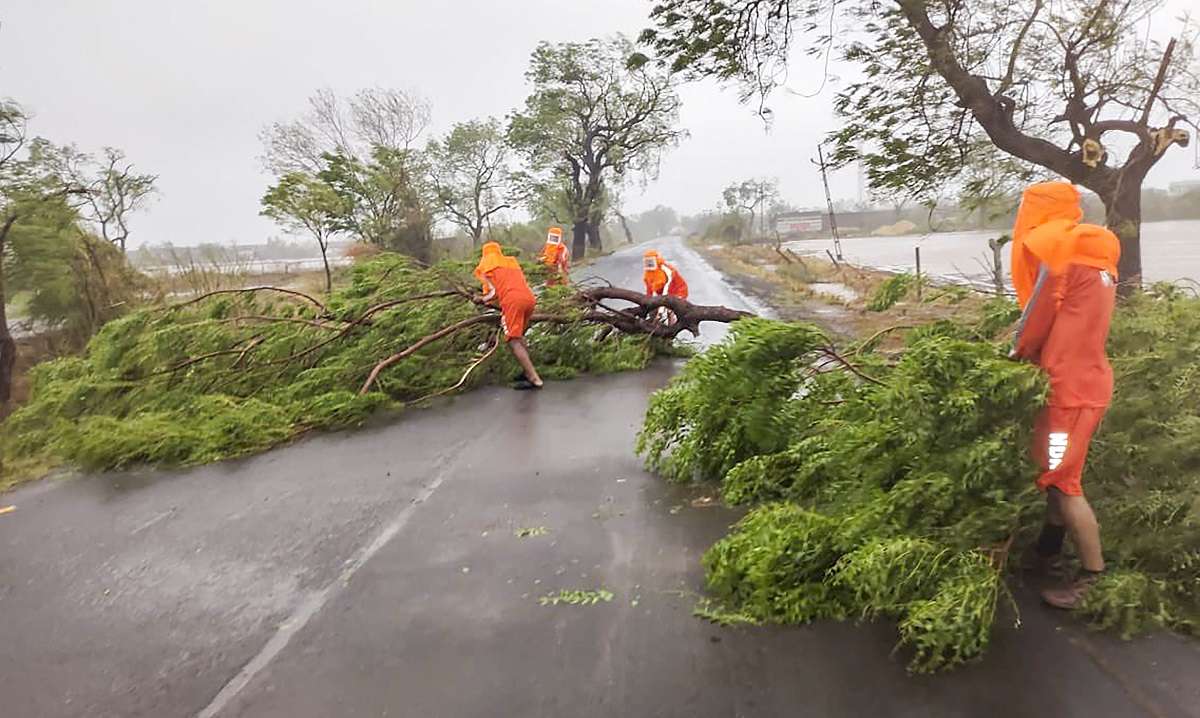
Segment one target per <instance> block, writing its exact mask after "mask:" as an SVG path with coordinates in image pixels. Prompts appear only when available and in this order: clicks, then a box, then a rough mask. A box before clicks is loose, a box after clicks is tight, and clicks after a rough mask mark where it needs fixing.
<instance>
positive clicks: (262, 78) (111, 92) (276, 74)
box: [0, 0, 1200, 244]
mask: <svg viewBox="0 0 1200 718" xmlns="http://www.w3.org/2000/svg"><path fill="white" fill-rule="evenodd" d="M1189 3H1190V0H1172V2H1171V3H1170V8H1169V10H1168V12H1166V13H1164V15H1165V17H1163V18H1162V20H1161V21H1160V22H1159V23H1158V27H1165V26H1166V25H1167V24H1169V23H1168V18H1169V17H1171V16H1174V15H1176V14H1178V12H1179V11H1182V9H1183V8H1184V7H1185V6H1187V5H1188V4H1189ZM5 6H6V7H5V9H4V10H2V11H0V21H2V22H3V25H2V27H0V81H2V83H3V84H0V95H2V96H10V97H12V98H13V99H16V100H17V101H19V102H21V103H22V104H24V105H25V106H26V108H27V109H29V110H30V111H32V113H33V114H34V119H33V122H32V127H31V129H32V131H33V132H34V133H35V134H38V135H41V136H44V137H47V138H49V139H51V140H53V141H55V142H59V143H66V142H73V143H75V144H77V145H78V146H79V147H80V148H82V149H84V150H88V151H95V150H98V149H99V148H101V147H102V146H105V145H112V146H116V147H120V148H122V149H124V150H125V151H126V152H127V154H128V155H129V157H130V158H131V159H132V160H133V161H134V162H135V163H136V164H137V166H138V167H139V168H140V169H142V171H147V172H154V173H157V174H158V175H159V177H160V179H159V185H160V187H161V190H162V194H161V196H160V197H159V198H158V199H157V200H156V201H155V203H154V204H153V206H152V207H151V208H150V210H149V211H147V212H145V213H143V214H142V215H140V216H139V217H137V218H136V219H135V224H134V226H133V235H132V239H133V242H134V244H140V243H143V242H165V241H171V242H175V243H176V244H196V243H199V242H206V241H215V242H231V241H235V240H236V241H238V242H241V243H257V242H261V241H263V240H265V238H267V237H269V236H272V235H276V236H277V235H280V234H281V233H280V231H279V230H278V229H277V228H276V227H275V226H274V225H272V224H271V223H270V222H269V221H268V220H266V219H263V218H260V217H259V216H258V199H259V197H260V196H261V195H262V192H263V190H264V188H265V186H266V184H267V179H268V178H267V177H266V176H265V175H264V174H263V173H262V171H261V169H260V167H259V162H258V160H257V157H258V155H259V153H260V146H259V142H258V131H259V129H260V128H261V127H262V126H263V125H264V124H266V123H268V122H271V121H273V120H279V119H288V118H291V117H293V116H295V115H297V114H298V113H300V112H301V111H303V109H304V108H305V100H306V98H307V97H308V96H309V94H311V93H312V91H313V90H315V89H316V88H318V87H323V86H328V87H331V88H333V89H334V90H335V91H337V92H338V93H339V94H348V93H350V92H353V91H355V90H357V89H359V88H363V87H371V86H383V87H399V88H405V89H411V90H416V91H418V92H420V93H422V94H423V95H425V96H426V97H428V98H429V100H430V102H431V104H432V106H433V119H434V126H433V127H432V131H433V132H435V133H438V132H442V131H444V130H445V129H446V128H447V127H448V126H449V125H450V124H452V123H453V122H456V121H459V120H466V119H470V118H475V117H484V116H487V115H504V114H505V113H507V112H508V111H509V110H511V109H513V108H514V107H516V106H518V105H519V104H520V103H521V102H522V101H523V100H524V97H525V95H526V94H527V92H528V88H527V86H526V84H525V80H524V71H525V67H526V63H527V60H528V57H529V53H530V51H531V50H532V49H533V47H534V46H535V45H536V44H537V43H538V41H540V40H543V39H546V40H551V41H568V40H585V39H587V38H589V37H593V36H597V35H605V34H610V33H613V32H618V31H619V32H625V33H627V34H629V35H635V34H636V33H637V32H638V31H639V30H640V29H641V28H642V27H644V26H645V24H646V20H645V17H646V13H647V10H648V8H649V6H650V3H649V2H648V1H647V0H594V1H589V2H584V1H582V0H570V1H564V0H508V1H505V2H497V1H496V0H445V1H443V2H422V1H418V0H391V1H390V2H389V1H382V0H381V1H374V0H342V1H340V2H311V1H303V0H241V1H240V2H234V1H232V0H209V1H208V2H192V3H183V2H170V1H165V0H120V1H118V0H91V1H83V0H8V2H6V3H5ZM838 71H839V68H838V67H837V65H836V64H835V65H834V66H833V67H832V68H831V72H832V73H833V74H835V75H836V74H837V73H838ZM791 77H792V87H793V88H794V89H795V90H797V91H799V92H811V91H813V90H815V89H816V86H817V85H819V83H820V77H821V67H820V64H819V63H818V62H817V61H815V60H814V59H811V58H807V57H803V56H798V57H797V59H796V61H795V62H794V63H793V66H792V68H791ZM831 95H832V91H831V89H830V88H827V89H826V91H825V93H824V94H823V95H821V96H820V97H818V98H816V99H803V98H800V97H797V96H789V95H787V94H785V93H780V94H779V95H778V96H777V97H775V98H774V99H773V101H772V105H771V106H772V107H773V109H774V110H775V113H776V118H775V124H774V127H773V128H772V130H771V132H770V133H769V134H768V133H766V132H764V129H763V126H762V123H761V122H760V121H759V120H758V119H757V118H756V117H755V116H754V115H753V113H752V111H751V109H750V108H747V107H745V106H742V105H739V104H738V103H737V100H736V94H735V93H734V92H732V91H722V90H721V89H720V88H718V87H716V86H715V85H713V84H711V83H706V84H697V85H690V86H687V87H685V88H684V90H683V92H682V96H683V100H684V109H683V113H682V121H683V125H684V126H685V127H686V128H687V129H688V130H689V131H690V132H691V137H690V139H688V140H686V141H685V142H684V144H683V145H682V146H680V147H679V148H678V149H676V150H674V151H673V152H671V153H670V154H669V155H668V156H667V157H666V159H665V160H664V162H663V165H662V172H661V175H660V178H659V179H658V181H656V182H652V183H650V184H649V185H648V186H647V187H646V188H645V190H644V191H643V190H642V189H640V188H630V189H629V190H628V191H627V192H626V197H625V206H626V208H627V209H628V210H629V211H631V212H636V211H640V210H643V209H646V208H648V207H651V206H653V205H655V204H659V203H661V204H667V205H671V206H674V207H675V208H676V209H678V210H680V211H682V212H685V213H691V212H695V211H698V210H701V209H705V208H709V207H713V206H715V205H716V203H717V202H718V200H719V196H720V190H721V187H723V186H724V185H725V184H727V183H728V182H730V181H732V180H735V179H743V178H746V177H751V176H766V177H778V178H779V180H780V187H781V190H782V193H783V195H784V197H785V199H787V200H788V201H790V202H792V203H794V204H798V205H810V204H818V203H820V202H821V201H822V195H821V189H820V182H819V177H818V176H817V175H816V174H815V173H814V171H813V168H812V166H811V165H810V164H809V162H808V160H809V158H810V157H811V156H812V154H813V151H814V150H813V147H814V145H815V144H816V142H817V140H818V138H819V137H820V136H821V135H822V134H823V133H824V132H825V131H826V130H828V129H829V128H831V127H832V126H833V125H834V118H833V115H832V111H831V110H830V98H831ZM1194 156H1195V155H1194V154H1193V152H1192V150H1191V149H1189V150H1186V151H1180V150H1174V151H1172V152H1171V153H1170V156H1169V157H1167V158H1166V159H1164V160H1163V162H1162V163H1160V165H1159V166H1158V167H1157V168H1156V169H1155V170H1154V172H1153V173H1152V174H1151V176H1150V179H1149V184H1150V185H1158V186H1165V185H1166V184H1167V183H1168V182H1171V181H1174V180H1179V179H1188V178H1198V177H1200V171H1197V170H1195V169H1193V168H1192V163H1193V158H1194ZM833 189H834V194H835V196H837V197H844V198H854V197H856V196H857V178H856V174H855V173H854V172H853V171H849V172H843V173H841V174H839V175H838V176H836V177H835V178H834V188H833Z"/></svg>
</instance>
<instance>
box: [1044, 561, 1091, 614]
mask: <svg viewBox="0 0 1200 718" xmlns="http://www.w3.org/2000/svg"><path fill="white" fill-rule="evenodd" d="M1100 576H1101V574H1098V573H1089V572H1086V571H1085V572H1082V573H1080V574H1079V576H1077V577H1076V578H1075V580H1074V581H1071V582H1069V583H1067V584H1064V585H1062V586H1059V587H1058V588H1048V589H1046V590H1045V591H1042V600H1043V601H1045V602H1046V603H1047V604H1048V605H1051V606H1053V607H1055V608H1061V609H1062V610H1064V611H1074V610H1076V609H1077V608H1079V607H1080V606H1082V605H1083V599H1084V598H1086V597H1087V594H1088V591H1090V590H1092V586H1095V585H1096V581H1098V580H1099V579H1100Z"/></svg>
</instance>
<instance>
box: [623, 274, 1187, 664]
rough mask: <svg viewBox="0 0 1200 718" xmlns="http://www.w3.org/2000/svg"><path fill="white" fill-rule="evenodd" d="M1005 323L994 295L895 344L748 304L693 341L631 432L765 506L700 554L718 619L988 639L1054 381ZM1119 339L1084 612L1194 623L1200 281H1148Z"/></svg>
mask: <svg viewBox="0 0 1200 718" xmlns="http://www.w3.org/2000/svg"><path fill="white" fill-rule="evenodd" d="M1013 319H1015V305H1014V304H1012V303H1011V302H1008V301H1006V300H994V301H993V302H992V303H991V304H990V305H989V307H988V310H987V311H986V312H985V315H984V317H983V319H982V321H980V322H979V323H978V324H977V325H970V326H968V325H964V324H955V323H950V322H939V323H935V324H931V325H927V326H924V327H919V328H916V329H913V330H911V331H910V332H909V333H908V335H907V337H906V343H905V346H904V348H903V349H902V350H900V351H899V352H896V351H890V352H888V353H883V352H881V351H878V350H876V349H875V345H876V344H877V339H878V338H877V337H872V338H871V339H869V340H867V341H866V342H863V343H862V344H860V345H858V346H850V347H845V348H840V349H839V348H836V347H834V345H833V343H832V342H831V341H830V340H829V339H828V338H827V337H826V336H825V334H824V333H823V332H821V331H820V330H819V329H817V328H816V327H813V326H809V325H803V324H783V323H779V322H773V321H769V320H765V319H750V320H746V321H742V322H738V323H737V324H735V325H734V327H733V331H732V339H731V341H729V342H727V343H726V344H723V345H721V346H718V347H715V348H713V349H711V350H709V351H707V352H705V353H704V354H703V355H700V356H698V357H696V358H694V359H692V360H691V361H690V362H689V363H688V365H687V366H686V367H685V368H684V370H683V371H682V372H680V373H679V374H678V375H677V376H676V378H675V379H674V380H673V381H672V383H671V384H670V385H669V386H668V387H667V388H665V389H663V390H662V391H660V392H658V393H657V394H656V395H655V396H654V397H653V398H652V400H651V403H650V406H649V408H648V410H647V413H646V418H645V424H644V427H643V430H642V432H641V434H640V435H639V440H638V449H639V452H640V453H642V454H643V455H644V456H645V457H646V459H647V463H648V465H649V467H650V468H651V469H653V470H656V471H659V472H661V473H662V474H664V475H665V476H667V477H668V478H670V479H673V480H680V481H688V480H693V479H696V478H701V479H715V480H719V481H720V485H721V491H722V494H723V496H724V498H725V499H726V500H727V501H728V502H730V503H735V504H751V505H753V506H755V508H753V509H752V510H751V511H750V512H749V514H748V515H747V516H746V517H745V518H744V519H743V520H742V521H741V522H740V523H738V525H737V526H735V527H734V529H733V530H732V532H731V533H730V535H729V536H727V537H726V538H724V539H722V540H721V541H719V542H718V543H717V544H716V545H714V546H713V547H712V548H711V549H710V550H709V551H708V553H707V554H706V555H705V558H704V564H705V567H706V568H707V572H708V583H709V587H710V589H711V591H712V593H713V595H714V598H715V601H716V607H715V608H711V607H710V609H709V610H707V611H706V613H707V615H709V616H712V617H715V618H717V619H718V620H749V621H754V622H759V621H766V622H781V623H803V622H808V621H812V620H817V619H836V620H847V619H856V620H857V619H873V618H888V619H892V620H895V621H896V622H897V623H898V627H899V632H900V642H901V644H902V645H904V646H907V647H908V648H910V649H911V651H912V660H911V663H910V669H911V670H914V671H918V672H926V671H934V670H940V669H946V668H951V667H954V666H957V665H959V664H962V663H964V662H966V661H970V660H972V659H974V658H976V657H978V656H980V655H981V654H982V653H983V652H984V651H985V650H986V648H987V646H988V643H989V641H990V638H991V634H992V627H993V623H994V622H995V620H996V616H997V614H998V612H999V611H1001V609H1003V608H1004V604H1005V602H1006V601H1005V599H1006V597H1007V596H1008V595H1009V589H1008V578H1009V575H1010V574H1011V573H1012V572H1013V570H1014V564H1016V563H1018V562H1017V561H1014V560H1013V557H1014V556H1015V555H1017V554H1019V553H1020V552H1021V551H1023V550H1024V549H1025V547H1026V546H1028V545H1029V543H1030V542H1031V541H1032V540H1033V539H1034V537H1035V535H1036V533H1037V529H1038V527H1039V525H1040V523H1041V520H1042V514H1043V500H1042V498H1041V497H1040V495H1039V494H1038V493H1037V491H1036V490H1035V489H1034V488H1033V478H1034V476H1036V472H1037V469H1036V468H1035V467H1034V466H1033V465H1031V463H1030V461H1029V459H1028V457H1027V447H1028V441H1029V434H1028V432H1029V427H1030V426H1031V424H1032V420H1033V418H1034V416H1035V414H1036V412H1037V411H1038V409H1039V406H1040V404H1041V402H1042V400H1043V397H1044V394H1045V383H1044V380H1043V378H1042V376H1041V375H1040V374H1039V372H1038V371H1037V370H1036V369H1035V368H1034V367H1032V366H1029V365H1027V364H1021V363H1016V362H1013V361H1011V360H1009V359H1008V358H1007V357H1006V354H1005V351H1004V347H1003V343H1002V342H1000V341H995V337H996V333H997V330H998V329H1001V328H1004V327H1007V326H1009V325H1010V323H1011V321H1012V320H1013ZM1110 352H1111V354H1112V356H1113V365H1114V368H1115V371H1116V375H1117V379H1116V387H1117V389H1116V396H1115V400H1114V404H1113V406H1112V408H1111V410H1110V412H1109V414H1108V417H1107V419H1106V421H1105V425H1104V427H1103V429H1102V432H1101V433H1100V434H1099V435H1098V436H1097V438H1096V441H1095V443H1094V445H1093V451H1092V454H1091V457H1090V460H1089V470H1088V473H1087V475H1086V476H1085V479H1084V485H1085V487H1086V489H1087V491H1088V496H1089V498H1090V499H1091V501H1092V503H1093V505H1094V506H1095V507H1096V511H1097V514H1098V515H1099V516H1100V518H1101V521H1102V522H1103V532H1104V541H1105V550H1106V556H1107V558H1108V560H1109V563H1110V569H1111V570H1110V571H1109V573H1108V574H1106V576H1105V577H1104V578H1103V579H1102V580H1101V582H1100V583H1099V584H1097V586H1096V587H1095V588H1094V589H1093V591H1092V592H1091V594H1090V595H1089V597H1088V600H1087V603H1086V606H1085V609H1084V614H1085V615H1086V616H1087V618H1088V620H1090V621H1091V622H1092V623H1093V624H1095V625H1096V626H1099V627H1103V628H1112V629H1114V630H1117V631H1119V632H1120V633H1121V634H1122V635H1126V636H1128V635H1131V634H1133V633H1137V632H1139V631H1143V630H1146V629H1150V628H1156V627H1158V628H1161V627H1165V628H1170V629H1175V630H1179V631H1182V632H1186V633H1192V634H1195V633H1197V632H1200V453H1198V452H1197V451H1196V450H1195V447H1196V446H1197V445H1200V444H1198V442H1200V370H1198V364H1197V357H1198V356H1200V299H1196V298H1194V297H1188V296H1185V295H1184V294H1183V293H1182V292H1180V291H1179V290H1176V289H1172V288H1166V287H1160V288H1156V290H1155V291H1154V292H1151V293H1146V294H1143V295H1140V296H1137V297H1134V298H1133V299H1131V300H1130V301H1129V302H1127V304H1126V305H1125V306H1124V307H1123V308H1122V310H1121V311H1120V312H1118V314H1117V317H1116V319H1115V322H1114V326H1113V331H1112V337H1111V340H1110ZM1013 610H1015V606H1014V607H1013Z"/></svg>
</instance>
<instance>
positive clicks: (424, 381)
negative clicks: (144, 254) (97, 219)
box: [0, 247, 664, 469]
mask: <svg viewBox="0 0 1200 718" xmlns="http://www.w3.org/2000/svg"><path fill="white" fill-rule="evenodd" d="M105 248H106V249H111V248H108V247H105ZM112 251H114V252H115V250H112ZM472 266H473V265H471V264H470V263H466V262H443V263H440V264H438V265H435V266H434V267H432V268H423V267H421V266H419V265H417V264H416V263H415V262H413V261H412V260H410V259H408V258H406V257H403V256H400V255H396V254H384V255H381V256H380V257H378V258H377V259H374V260H372V261H370V262H367V263H363V264H358V265H356V266H355V267H354V268H353V270H352V273H351V278H350V284H349V286H346V287H343V288H339V289H337V290H336V291H334V293H333V294H332V295H331V296H330V297H329V298H328V299H327V300H326V301H325V304H326V306H327V307H328V309H329V314H328V315H327V316H317V312H316V310H315V309H314V308H313V305H312V304H311V303H309V302H307V301H304V300H301V299H298V298H296V297H292V296H290V295H285V294H280V293H276V292H247V293H244V294H222V295H217V296H211V297H209V298H207V299H202V300H200V301H197V302H194V303H191V304H188V305H186V306H179V307H175V308H163V307H156V308H152V309H147V310H142V311H139V312H136V313H133V314H130V315H129V316H126V317H123V318H120V319H117V320H115V321H112V322H110V323H108V324H107V325H106V326H105V327H104V328H103V329H102V330H101V331H100V332H99V333H98V334H97V335H96V336H95V337H93V338H92V340H91V342H90V343H89V344H88V348H87V352H86V354H85V355H84V356H83V357H73V358H66V359H59V360H56V361H52V362H47V363H44V364H41V365H39V366H37V367H36V368H35V369H34V371H33V373H32V379H33V396H32V399H31V401H30V402H29V403H28V404H27V405H25V406H24V407H22V408H21V409H19V410H18V411H17V412H15V413H14V414H13V415H12V416H10V417H9V418H8V419H7V420H6V421H5V422H4V423H3V424H0V451H3V452H4V454H5V456H6V458H9V457H11V458H13V459H18V458H31V457H32V458H42V459H46V460H51V459H55V460H57V461H59V462H69V463H75V464H78V465H80V466H82V467H85V468H88V469H111V468H119V467H123V466H129V465H132V464H137V463H151V464H163V465H180V464H183V465H187V464H197V463H204V462H209V461H214V460H217V459H223V458H228V457H233V456H240V455H244V454H248V453H252V452H255V451H261V450H263V449H266V448H269V447H271V446H274V445H276V444H279V443H281V442H285V441H288V440H290V439H292V438H294V437H296V436H297V435H299V434H301V433H303V432H306V431H311V430H314V429H332V428H341V427H350V426H357V425H359V424H361V423H363V422H364V421H366V420H367V418H368V417H370V416H371V415H372V414H374V413H375V412H377V411H379V410H381V409H388V408H391V409H398V408H401V407H402V406H404V405H406V404H410V403H415V402H418V401H420V400H422V399H423V398H424V397H428V396H429V395H430V394H433V393H435V392H438V391H442V390H445V389H447V388H448V387H452V386H455V385H456V384H457V383H458V382H459V381H460V380H461V379H462V377H463V372H464V370H465V368H466V367H468V366H469V365H471V364H472V363H473V362H475V361H477V360H478V359H479V357H480V354H481V352H482V350H481V346H483V347H486V346H488V345H489V343H490V342H491V341H493V339H494V338H495V332H496V329H495V327H494V326H490V325H484V324H481V325H478V326H476V327H471V328H469V329H467V330H464V331H462V332H460V333H459V334H456V335H454V336H452V337H448V338H446V339H445V340H443V341H441V342H440V343H438V344H437V345H436V346H433V347H429V348H427V349H425V350H423V351H422V352H420V355H419V356H414V357H413V359H412V360H411V361H403V362H399V363H397V364H396V365H394V366H393V367H391V368H390V369H389V370H388V371H387V372H385V373H384V374H383V375H381V376H380V377H379V380H378V381H377V383H376V385H375V386H376V390H375V391H371V392H369V393H368V394H366V395H360V394H359V388H360V387H361V386H362V385H363V381H364V379H365V378H366V376H367V375H368V373H369V372H370V371H371V369H372V368H373V367H374V366H375V364H376V363H377V362H378V361H380V360H381V359H383V358H384V357H386V356H388V355H389V354H391V353H393V352H396V351H399V350H401V349H403V348H405V347H407V346H410V345H411V344H413V343H414V342H416V341H417V340H418V339H420V338H422V337H424V336H426V335H429V334H431V333H433V332H434V331H437V330H439V329H441V328H443V327H446V326H448V325H451V324H453V323H455V322H457V321H460V320H462V319H465V318H467V317H471V316H474V315H476V314H477V312H478V310H477V309H476V308H475V306H474V305H473V304H471V303H470V302H467V301H466V300H464V299H463V298H462V297H461V296H458V295H453V296H433V297H427V298H425V299H422V300H420V301H397V300H400V299H403V298H405V297H412V296H417V295H426V294H438V293H439V292H440V293H443V294H444V292H445V289H446V287H447V285H448V283H449V284H457V285H460V286H467V284H468V282H470V281H472V278H471V276H470V270H471V267H472ZM389 302H395V303H394V304H392V305H389V306H385V307H383V308H380V305H387V304H388V303H389ZM571 302H572V299H571V292H570V291H569V290H566V289H563V290H555V291H547V292H545V293H544V294H543V295H542V296H541V298H540V299H539V307H540V309H541V310H542V311H546V312H549V313H553V314H559V315H568V316H569V315H570V312H572V311H578V308H577V307H576V306H574V305H573V304H572V303H571ZM372 308H376V309H377V311H374V312H373V313H371V314H370V316H369V318H368V319H367V320H366V321H362V322H359V323H358V324H355V325H353V326H351V325H350V323H351V322H354V321H355V320H358V319H361V318H362V317H364V316H365V315H366V314H367V313H368V311H369V310H371V309H372ZM595 331H596V330H595V327H594V326H592V325H585V324H577V325H576V324H549V323H547V324H539V325H535V326H534V327H532V328H531V329H530V331H529V334H528V339H529V342H530V346H531V350H532V353H533V355H534V357H535V359H536V361H537V362H538V365H539V367H542V368H544V369H546V373H547V375H552V376H570V375H574V374H577V373H579V372H584V371H622V370H627V369H640V368H642V367H644V366H645V365H646V364H647V363H648V362H649V361H650V359H651V358H652V357H653V356H654V355H655V354H656V353H657V352H658V351H661V350H663V349H664V347H663V346H662V345H661V344H659V343H656V342H653V341H651V340H649V339H647V338H645V337H626V336H620V335H616V334H614V335H613V336H610V337H609V338H607V339H605V340H604V341H596V340H594V334H595ZM516 370H517V366H516V362H515V360H514V359H513V358H512V357H511V356H510V355H509V353H508V352H506V351H503V349H501V350H500V351H497V352H495V353H494V354H493V355H492V356H491V358H490V359H488V360H487V361H486V362H484V363H483V364H481V365H480V366H479V367H478V368H477V369H476V370H475V371H474V372H473V373H472V374H471V375H470V376H469V377H468V378H467V379H466V381H465V382H464V383H463V384H462V386H461V390H469V389H471V388H473V387H476V386H479V385H481V384H487V383H507V382H508V381H509V378H510V377H511V376H512V375H513V373H514V372H515V371H516ZM7 465H9V464H6V466H7Z"/></svg>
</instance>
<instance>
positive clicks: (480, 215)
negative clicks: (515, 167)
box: [425, 118, 513, 247]
mask: <svg viewBox="0 0 1200 718" xmlns="http://www.w3.org/2000/svg"><path fill="white" fill-rule="evenodd" d="M425 154H426V163H427V165H428V167H429V173H430V178H431V182H432V184H433V191H434V193H435V195H436V197H437V205H438V208H439V211H440V213H441V214H442V216H444V217H445V218H446V219H447V220H448V221H449V222H451V223H452V224H454V225H456V226H458V227H460V228H461V229H462V230H463V231H464V232H466V233H467V234H468V235H470V237H471V242H472V244H473V245H474V246H476V247H478V246H479V244H480V240H481V239H482V237H483V230H484V228H485V227H486V225H487V222H488V220H489V218H490V217H491V216H492V215H494V214H496V213H497V212H499V211H501V210H503V209H507V208H508V207H509V196H510V195H511V193H512V191H513V176H512V169H511V167H510V166H509V160H510V157H509V154H510V152H509V148H508V143H507V141H506V139H505V137H504V130H503V128H502V127H501V125H500V121H499V120H497V119H495V118H489V119H487V120H472V121H470V122H460V123H458V124H457V125H455V126H454V127H452V128H451V129H450V132H449V133H448V134H447V135H446V136H445V137H444V138H443V139H441V140H434V141H432V142H430V143H429V146H428V148H427V149H426V150H425Z"/></svg>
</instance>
